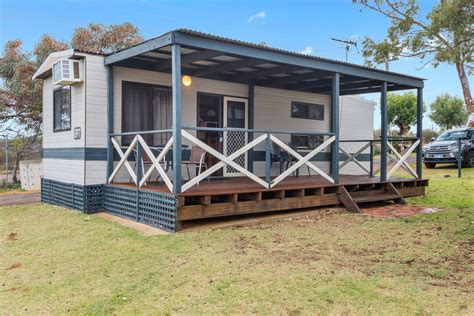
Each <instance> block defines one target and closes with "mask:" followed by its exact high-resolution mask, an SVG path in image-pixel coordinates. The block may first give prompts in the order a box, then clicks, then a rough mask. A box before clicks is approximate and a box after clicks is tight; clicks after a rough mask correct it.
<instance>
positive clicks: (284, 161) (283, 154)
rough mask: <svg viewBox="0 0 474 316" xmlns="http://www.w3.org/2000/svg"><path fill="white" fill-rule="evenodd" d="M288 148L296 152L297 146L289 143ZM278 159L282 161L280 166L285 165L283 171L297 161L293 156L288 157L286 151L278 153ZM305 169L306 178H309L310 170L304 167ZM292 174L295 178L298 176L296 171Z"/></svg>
mask: <svg viewBox="0 0 474 316" xmlns="http://www.w3.org/2000/svg"><path fill="white" fill-rule="evenodd" d="M288 146H290V148H291V149H293V150H294V151H298V146H296V145H295V144H294V143H292V142H289V143H288ZM280 157H281V160H282V165H284V164H286V166H285V170H287V169H288V168H289V167H291V166H292V165H293V164H294V163H296V162H297V161H298V160H297V159H296V158H295V157H294V156H293V155H290V154H289V153H288V152H287V151H282V152H281V153H280ZM306 168H307V169H308V176H311V169H310V168H309V166H306ZM294 173H295V174H296V176H297V177H298V176H299V171H298V170H296V171H295V172H294Z"/></svg>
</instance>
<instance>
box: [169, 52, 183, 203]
mask: <svg viewBox="0 0 474 316" xmlns="http://www.w3.org/2000/svg"><path fill="white" fill-rule="evenodd" d="M171 81H172V88H173V91H172V96H173V126H172V130H173V193H174V194H177V193H181V45H179V44H173V45H172V46H171Z"/></svg>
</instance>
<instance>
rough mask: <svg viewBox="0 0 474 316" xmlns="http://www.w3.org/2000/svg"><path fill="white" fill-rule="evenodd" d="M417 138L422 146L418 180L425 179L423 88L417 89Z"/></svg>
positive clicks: (417, 153) (417, 165) (420, 148)
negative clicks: (423, 157) (423, 158)
mask: <svg viewBox="0 0 474 316" xmlns="http://www.w3.org/2000/svg"><path fill="white" fill-rule="evenodd" d="M416 137H418V139H419V140H420V144H419V145H418V147H417V148H416V173H417V174H418V179H421V178H422V177H423V161H422V157H421V156H422V154H423V88H418V89H417V100H416Z"/></svg>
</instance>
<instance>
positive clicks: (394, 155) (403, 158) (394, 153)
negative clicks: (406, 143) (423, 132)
mask: <svg viewBox="0 0 474 316" xmlns="http://www.w3.org/2000/svg"><path fill="white" fill-rule="evenodd" d="M420 142H421V141H420V139H416V140H415V141H414V142H413V144H412V145H411V146H410V147H408V148H406V149H405V150H403V151H402V152H401V153H399V152H398V150H397V149H396V148H395V147H394V146H393V145H392V143H391V142H388V143H387V146H388V148H389V150H390V152H391V153H387V158H388V159H389V160H390V161H389V163H388V164H387V167H389V166H390V165H392V164H394V166H393V167H392V168H391V169H390V171H389V172H388V173H387V180H388V179H390V178H391V177H392V176H393V175H394V174H395V172H396V171H397V170H398V169H399V168H400V167H402V168H403V169H404V170H405V171H406V172H408V173H409V174H411V175H412V176H413V177H414V178H418V174H417V173H416V171H415V170H413V168H412V167H411V166H410V164H409V163H408V161H407V158H408V157H410V155H411V153H413V151H414V150H415V149H416V148H417V147H418V146H419V145H420ZM374 146H375V147H376V148H378V149H379V150H381V146H380V145H379V144H376V143H374ZM379 171H380V167H379V168H378V169H377V170H375V171H374V174H377V173H378V172H379Z"/></svg>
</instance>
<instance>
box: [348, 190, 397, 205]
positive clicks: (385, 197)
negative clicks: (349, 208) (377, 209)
mask: <svg viewBox="0 0 474 316" xmlns="http://www.w3.org/2000/svg"><path fill="white" fill-rule="evenodd" d="M352 199H353V200H354V202H356V203H370V202H379V201H392V200H399V199H400V195H398V194H394V193H388V192H387V193H383V194H377V195H366V196H353V197H352Z"/></svg>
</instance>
